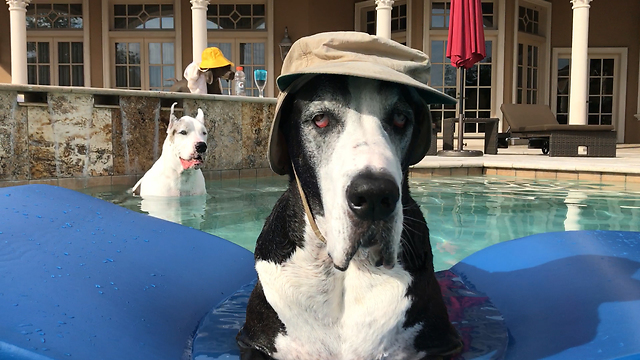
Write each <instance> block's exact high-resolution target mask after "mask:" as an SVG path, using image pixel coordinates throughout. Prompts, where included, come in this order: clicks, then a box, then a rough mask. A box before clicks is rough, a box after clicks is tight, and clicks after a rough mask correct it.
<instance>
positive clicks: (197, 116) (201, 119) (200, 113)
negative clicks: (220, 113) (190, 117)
mask: <svg viewBox="0 0 640 360" xmlns="http://www.w3.org/2000/svg"><path fill="white" fill-rule="evenodd" d="M196 120H198V121H200V123H202V125H204V112H202V109H200V108H198V115H196Z"/></svg>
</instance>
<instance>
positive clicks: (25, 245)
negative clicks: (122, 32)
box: [0, 185, 640, 360]
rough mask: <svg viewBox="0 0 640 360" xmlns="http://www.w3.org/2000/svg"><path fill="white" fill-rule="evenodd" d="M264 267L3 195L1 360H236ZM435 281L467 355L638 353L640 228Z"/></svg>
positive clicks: (37, 196)
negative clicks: (254, 288)
mask: <svg viewBox="0 0 640 360" xmlns="http://www.w3.org/2000/svg"><path fill="white" fill-rule="evenodd" d="M253 263H254V260H253V255H252V254H251V252H249V251H247V250H245V249H243V248H241V247H239V246H237V245H235V244H233V243H230V242H228V241H226V240H223V239H220V238H218V237H215V236H213V235H209V234H206V233H203V232H201V231H198V230H194V229H190V228H186V227H184V226H181V225H177V224H174V223H170V222H166V221H163V220H160V219H156V218H152V217H150V216H147V215H144V214H139V213H135V212H132V211H130V210H127V209H125V208H122V207H119V206H117V205H113V204H110V203H108V202H105V201H102V200H99V199H95V198H92V197H90V196H88V195H84V194H81V193H78V192H75V191H72V190H67V189H63V188H59V187H54V186H47V185H26V186H17V187H9V188H3V189H0V359H19V360H26V359H41V360H50V359H55V360H61V359H159V360H163V359H174V360H178V359H183V358H185V357H186V358H188V357H191V355H193V358H194V359H198V360H200V359H216V358H217V359H237V358H238V357H237V352H234V351H236V350H235V344H234V339H233V336H235V333H236V332H237V328H238V327H239V326H241V325H242V323H243V322H244V304H246V298H247V297H248V294H249V293H250V291H251V289H252V286H253V281H254V280H255V277H256V273H255V270H254V269H253ZM438 278H439V281H440V283H441V287H442V288H443V289H444V296H445V300H446V301H447V302H448V305H449V306H450V309H449V310H450V314H452V315H453V316H452V321H453V322H454V324H455V325H456V327H458V329H459V330H460V331H461V332H462V333H463V336H466V337H467V348H466V349H465V353H464V355H462V356H461V357H459V358H464V359H500V358H503V359H525V360H526V359H640V325H639V324H640V233H637V232H617V231H574V232H558V233H547V234H538V235H533V236H528V237H525V238H522V239H518V240H513V241H509V242H504V243H500V244H497V245H493V246H491V247H489V248H486V249H484V250H481V251H479V252H477V253H475V254H473V255H471V256H469V257H467V258H466V259H464V260H462V261H461V262H460V263H458V264H456V265H455V266H453V267H452V268H451V269H450V270H449V271H444V272H439V273H438ZM507 333H508V335H507ZM212 334H213V335H212ZM191 351H192V352H193V353H192V354H190V352H191Z"/></svg>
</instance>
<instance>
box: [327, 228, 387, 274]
mask: <svg viewBox="0 0 640 360" xmlns="http://www.w3.org/2000/svg"><path fill="white" fill-rule="evenodd" d="M351 220H352V225H353V231H352V232H351V236H350V237H349V239H350V241H349V245H348V248H347V249H346V252H345V256H344V258H343V259H342V262H339V261H338V259H334V258H333V257H332V259H333V261H334V267H335V268H336V269H338V270H340V271H345V270H346V269H347V268H348V267H349V263H350V262H351V260H352V259H353V258H354V257H361V258H362V260H365V261H367V262H369V263H370V264H372V265H374V266H375V267H381V266H382V267H384V268H385V269H393V267H394V266H395V264H396V257H397V251H396V249H395V248H396V246H397V244H396V242H394V241H393V225H392V223H390V222H389V221H362V220H359V219H354V218H352V219H351ZM359 250H360V253H358V251H359Z"/></svg>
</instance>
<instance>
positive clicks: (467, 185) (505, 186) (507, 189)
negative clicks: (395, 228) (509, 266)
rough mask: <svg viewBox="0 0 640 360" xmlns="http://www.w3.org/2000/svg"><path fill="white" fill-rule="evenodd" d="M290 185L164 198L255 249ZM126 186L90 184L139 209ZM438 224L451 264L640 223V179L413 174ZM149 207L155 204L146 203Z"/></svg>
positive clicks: (213, 185)
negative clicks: (547, 236) (527, 242)
mask: <svg viewBox="0 0 640 360" xmlns="http://www.w3.org/2000/svg"><path fill="white" fill-rule="evenodd" d="M286 186H287V182H286V180H284V179H283V178H279V177H273V178H259V179H241V180H227V181H216V182H209V183H207V191H208V193H209V196H208V197H207V198H197V199H180V201H181V204H180V206H179V207H178V206H176V203H175V201H174V202H173V203H171V202H167V203H164V204H162V203H161V204H159V206H157V207H160V208H163V209H164V210H165V214H163V215H167V218H172V221H176V222H181V223H182V224H183V225H187V226H191V227H194V228H197V229H200V230H202V231H205V232H208V233H211V234H214V235H217V236H220V237H222V238H225V239H227V240H230V241H233V242H234V243H236V244H239V245H241V246H243V247H245V248H247V249H249V250H253V249H254V246H255V241H256V238H257V237H258V234H259V233H260V231H261V230H262V225H263V223H264V219H265V218H266V217H267V215H269V213H270V212H271V209H272V207H273V205H274V204H275V202H276V200H277V199H278V197H279V196H280V195H281V194H282V192H283V191H284V190H285V188H286ZM126 189H127V188H126V187H117V186H113V187H102V188H99V187H97V188H91V189H85V190H84V191H83V192H85V193H87V194H90V195H92V196H95V197H98V198H101V199H104V200H107V201H110V202H113V203H116V204H118V205H121V206H124V207H126V208H129V209H131V210H134V211H138V212H147V211H143V209H145V204H143V203H142V202H141V199H140V198H135V197H132V196H128V195H125V190H126ZM411 193H412V195H413V197H414V199H415V200H416V201H417V202H418V203H419V204H420V206H421V208H422V211H423V213H424V214H425V218H426V219H427V222H428V224H429V229H430V231H431V245H432V247H433V252H434V266H435V268H436V270H443V269H448V268H449V267H450V266H451V265H453V264H455V263H457V262H458V261H460V260H461V259H463V258H465V257H466V256H468V255H470V254H472V253H474V252H476V251H478V250H480V249H483V248H485V247H487V246H489V245H492V244H495V243H498V242H502V241H507V240H512V239H515V238H520V237H523V236H527V235H533V234H537V233H543V232H551V231H564V230H622V231H640V184H639V185H638V186H636V187H632V186H630V185H629V184H627V187H626V188H625V187H624V186H616V185H606V184H600V183H594V182H584V181H560V180H532V179H518V178H513V177H499V176H469V177H433V178H423V179H420V178H417V179H416V178H414V179H412V180H411ZM147 208H148V206H147Z"/></svg>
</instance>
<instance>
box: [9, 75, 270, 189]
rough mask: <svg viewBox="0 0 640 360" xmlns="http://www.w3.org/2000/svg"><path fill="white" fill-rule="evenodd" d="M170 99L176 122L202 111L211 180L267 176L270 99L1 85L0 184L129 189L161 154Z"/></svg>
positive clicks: (204, 170) (207, 169)
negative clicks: (120, 186)
mask: <svg viewBox="0 0 640 360" xmlns="http://www.w3.org/2000/svg"><path fill="white" fill-rule="evenodd" d="M22 97H24V101H19V100H18V99H19V98H22ZM174 102H177V103H178V104H177V105H176V108H175V110H176V111H175V113H176V116H178V117H180V116H182V114H183V113H184V114H186V115H190V116H195V115H196V113H197V110H198V108H201V109H202V110H203V111H204V114H205V119H206V124H205V125H206V127H207V129H208V132H209V136H208V140H207V142H208V144H207V145H208V149H209V150H208V151H207V157H206V159H205V163H204V166H203V172H204V173H205V176H206V177H207V178H208V179H219V178H225V177H234V176H238V177H241V176H242V175H243V174H244V175H246V176H251V175H253V176H260V175H270V170H269V164H268V161H267V158H266V149H267V143H268V137H269V127H270V120H271V119H272V117H273V112H274V109H275V99H259V98H252V97H236V96H214V95H194V94H185V93H171V92H148V91H130V90H109V89H91V88H67V87H54V86H20V85H3V84H0V186H8V185H18V184H26V183H50V184H56V185H61V186H66V187H71V188H78V187H84V186H95V185H108V184H116V183H127V184H132V183H134V182H135V181H136V180H137V179H138V178H140V177H141V176H142V175H143V174H144V172H145V171H147V170H148V169H149V168H150V167H151V165H152V164H153V163H154V162H155V160H156V159H157V158H158V157H159V156H160V153H161V151H162V143H163V141H164V138H165V135H166V129H167V124H168V122H169V113H170V106H171V104H173V103H174Z"/></svg>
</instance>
